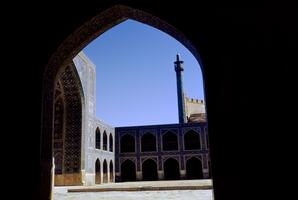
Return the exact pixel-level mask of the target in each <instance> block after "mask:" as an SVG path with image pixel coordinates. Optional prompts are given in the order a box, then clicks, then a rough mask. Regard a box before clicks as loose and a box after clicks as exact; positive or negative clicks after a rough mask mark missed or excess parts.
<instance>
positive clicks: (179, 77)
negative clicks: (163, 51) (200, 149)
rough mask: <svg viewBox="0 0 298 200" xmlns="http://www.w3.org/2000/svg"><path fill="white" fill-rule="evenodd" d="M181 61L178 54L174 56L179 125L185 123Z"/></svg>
mask: <svg viewBox="0 0 298 200" xmlns="http://www.w3.org/2000/svg"><path fill="white" fill-rule="evenodd" d="M182 63H183V61H180V59H179V54H177V55H176V61H175V62H174V64H175V71H176V79H177V97H178V113H179V123H180V124H183V123H187V121H186V114H185V99H184V92H183V76H182V71H183V67H182Z"/></svg>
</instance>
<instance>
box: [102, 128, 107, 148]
mask: <svg viewBox="0 0 298 200" xmlns="http://www.w3.org/2000/svg"><path fill="white" fill-rule="evenodd" d="M102 140H103V143H102V149H103V150H104V151H107V150H108V136H107V133H106V131H104V132H103V137H102Z"/></svg>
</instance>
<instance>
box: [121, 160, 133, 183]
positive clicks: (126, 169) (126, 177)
mask: <svg viewBox="0 0 298 200" xmlns="http://www.w3.org/2000/svg"><path fill="white" fill-rule="evenodd" d="M121 180H122V181H123V182H125V181H136V165H135V163H134V162H132V161H131V160H126V161H124V162H123V163H122V164H121Z"/></svg>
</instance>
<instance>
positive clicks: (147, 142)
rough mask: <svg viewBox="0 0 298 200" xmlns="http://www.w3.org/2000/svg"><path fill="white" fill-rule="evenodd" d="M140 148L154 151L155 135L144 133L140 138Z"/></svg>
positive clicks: (144, 150)
mask: <svg viewBox="0 0 298 200" xmlns="http://www.w3.org/2000/svg"><path fill="white" fill-rule="evenodd" d="M141 149H142V151H143V152H146V151H156V137H155V135H153V134H151V133H146V134H144V135H143V136H142V139H141Z"/></svg>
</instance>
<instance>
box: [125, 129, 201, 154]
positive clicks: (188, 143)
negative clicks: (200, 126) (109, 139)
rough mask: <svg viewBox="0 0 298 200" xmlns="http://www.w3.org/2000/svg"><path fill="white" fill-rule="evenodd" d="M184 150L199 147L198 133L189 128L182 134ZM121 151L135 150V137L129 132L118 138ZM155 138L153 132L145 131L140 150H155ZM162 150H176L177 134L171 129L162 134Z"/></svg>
mask: <svg viewBox="0 0 298 200" xmlns="http://www.w3.org/2000/svg"><path fill="white" fill-rule="evenodd" d="M183 139H184V150H198V149H201V138H200V133H198V132H196V131H194V130H189V131H187V132H186V133H185V134H184V137H183ZM120 143H121V145H120V150H121V152H135V137H134V136H133V135H130V134H125V135H124V136H122V137H121V139H120ZM156 144H157V139H156V136H155V135H154V134H153V133H145V134H144V135H143V136H142V137H141V151H142V152H148V151H157V148H156V147H157V146H156ZM161 144H162V150H163V151H173V150H178V148H179V143H178V135H177V134H176V133H174V132H172V131H168V132H166V133H165V134H163V135H162V143H161Z"/></svg>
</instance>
